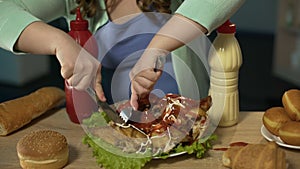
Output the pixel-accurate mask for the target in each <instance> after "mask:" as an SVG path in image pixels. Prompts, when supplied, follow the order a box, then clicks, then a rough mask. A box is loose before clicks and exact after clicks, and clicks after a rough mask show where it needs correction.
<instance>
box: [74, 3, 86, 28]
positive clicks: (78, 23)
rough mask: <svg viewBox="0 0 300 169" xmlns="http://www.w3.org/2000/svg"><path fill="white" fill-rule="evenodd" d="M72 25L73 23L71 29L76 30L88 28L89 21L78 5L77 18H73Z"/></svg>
mask: <svg viewBox="0 0 300 169" xmlns="http://www.w3.org/2000/svg"><path fill="white" fill-rule="evenodd" d="M70 25H71V30H74V31H82V30H88V27H89V23H88V21H87V20H85V19H83V18H82V16H81V12H80V8H79V7H77V9H76V20H72V21H71V23H70Z"/></svg>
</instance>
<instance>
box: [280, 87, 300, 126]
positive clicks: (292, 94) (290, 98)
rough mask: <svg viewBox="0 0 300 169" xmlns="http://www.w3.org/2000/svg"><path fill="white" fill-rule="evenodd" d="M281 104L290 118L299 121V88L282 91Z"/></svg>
mask: <svg viewBox="0 0 300 169" xmlns="http://www.w3.org/2000/svg"><path fill="white" fill-rule="evenodd" d="M282 104H283V107H284V109H285V110H286V112H287V114H288V115H289V116H290V118H291V119H292V120H294V121H300V90H298V89H290V90H288V91H286V92H284V94H283V96H282Z"/></svg>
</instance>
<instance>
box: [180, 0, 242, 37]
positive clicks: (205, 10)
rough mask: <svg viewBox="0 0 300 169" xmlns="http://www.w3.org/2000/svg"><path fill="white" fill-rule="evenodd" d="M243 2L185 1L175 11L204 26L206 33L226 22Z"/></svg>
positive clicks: (230, 0) (233, 0)
mask: <svg viewBox="0 0 300 169" xmlns="http://www.w3.org/2000/svg"><path fill="white" fill-rule="evenodd" d="M244 1H245V0H185V1H184V2H183V3H182V4H181V5H180V7H179V8H178V9H177V10H176V11H175V13H177V14H181V15H183V16H185V17H187V18H189V19H192V20H194V21H196V22H198V23H199V24H201V25H202V26H204V27H205V28H206V29H207V30H208V33H210V32H212V31H213V30H214V29H216V28H217V27H218V26H220V25H221V24H223V23H224V22H225V21H226V20H228V19H229V18H230V17H231V16H232V15H233V14H234V13H235V12H236V11H237V10H238V8H239V7H240V6H241V5H242V4H243V3H244Z"/></svg>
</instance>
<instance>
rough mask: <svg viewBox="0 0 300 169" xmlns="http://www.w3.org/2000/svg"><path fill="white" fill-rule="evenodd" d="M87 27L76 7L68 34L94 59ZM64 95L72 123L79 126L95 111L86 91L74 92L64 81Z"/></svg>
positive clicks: (94, 49)
mask: <svg viewBox="0 0 300 169" xmlns="http://www.w3.org/2000/svg"><path fill="white" fill-rule="evenodd" d="M88 27H89V23H88V21H87V20H84V19H83V18H82V16H81V13H80V8H79V7H78V8H77V9H76V20H72V21H71V22H70V28H71V30H70V32H69V33H68V34H69V35H70V36H71V37H72V38H73V39H74V40H75V41H76V42H77V43H78V44H80V45H81V46H82V47H84V49H86V50H87V51H88V52H89V53H90V54H91V55H93V56H94V57H95V58H96V57H97V55H98V48H97V42H96V39H95V38H94V37H93V36H92V33H91V32H90V31H89V29H88ZM80 57H82V56H80ZM65 93H66V111H67V113H68V116H69V118H70V120H71V121H72V122H74V123H78V124H79V123H80V122H81V120H82V119H84V118H86V117H89V116H90V114H91V113H92V112H93V111H95V110H97V104H96V103H95V102H94V100H93V99H92V98H91V97H90V96H89V94H88V93H87V92H86V91H79V90H76V89H75V88H73V87H71V86H70V85H69V84H68V82H67V81H66V80H65Z"/></svg>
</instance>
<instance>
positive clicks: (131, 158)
mask: <svg viewBox="0 0 300 169" xmlns="http://www.w3.org/2000/svg"><path fill="white" fill-rule="evenodd" d="M107 123H108V118H107V116H106V114H105V113H104V112H102V113H100V112H96V113H93V114H92V116H91V117H90V118H88V119H85V120H83V124H84V125H86V126H87V127H97V126H105V125H107ZM216 139H217V137H216V135H212V136H209V137H208V138H204V139H199V140H197V141H195V142H193V143H192V144H190V145H185V144H183V143H179V144H178V145H177V146H176V147H174V148H173V150H171V151H170V152H169V153H163V154H160V155H158V156H155V157H158V158H161V159H166V158H169V157H170V155H171V154H175V153H181V152H186V153H187V154H195V157H196V158H203V157H204V155H205V153H206V152H207V151H208V150H209V149H212V142H213V141H214V140H216ZM83 143H84V144H86V145H88V146H89V147H91V148H92V149H93V157H95V158H96V161H97V163H98V164H99V165H101V166H103V167H104V168H106V169H141V168H142V167H144V166H145V164H146V163H148V162H149V161H151V160H152V159H153V157H152V156H151V154H150V153H151V152H150V151H149V154H148V153H147V154H144V155H141V154H137V153H132V154H128V153H125V152H122V150H120V149H118V148H116V147H114V146H113V145H111V144H109V143H106V142H105V141H102V140H101V138H96V137H94V136H92V135H91V134H87V135H86V136H85V137H84V138H83ZM99 145H101V146H99ZM104 147H105V148H104Z"/></svg>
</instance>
